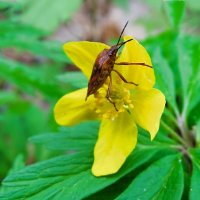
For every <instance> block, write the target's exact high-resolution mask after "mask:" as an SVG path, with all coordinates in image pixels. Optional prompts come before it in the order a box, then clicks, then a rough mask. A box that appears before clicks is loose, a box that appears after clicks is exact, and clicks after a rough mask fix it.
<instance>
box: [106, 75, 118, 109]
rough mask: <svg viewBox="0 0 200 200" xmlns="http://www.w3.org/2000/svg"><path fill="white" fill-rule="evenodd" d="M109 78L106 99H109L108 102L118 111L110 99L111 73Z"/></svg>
mask: <svg viewBox="0 0 200 200" xmlns="http://www.w3.org/2000/svg"><path fill="white" fill-rule="evenodd" d="M109 78H110V82H109V84H108V89H107V92H106V99H108V101H109V102H110V103H112V104H113V106H114V107H115V110H116V111H118V109H117V107H116V104H115V102H114V101H112V100H111V98H110V90H111V88H112V77H111V75H110V76H109Z"/></svg>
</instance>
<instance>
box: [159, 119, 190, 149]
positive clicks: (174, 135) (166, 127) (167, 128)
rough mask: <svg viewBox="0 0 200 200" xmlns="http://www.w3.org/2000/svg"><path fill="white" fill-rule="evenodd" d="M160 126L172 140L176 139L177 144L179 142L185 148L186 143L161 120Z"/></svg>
mask: <svg viewBox="0 0 200 200" xmlns="http://www.w3.org/2000/svg"><path fill="white" fill-rule="evenodd" d="M161 126H162V127H163V128H164V129H165V130H167V131H168V132H169V133H170V135H171V136H172V137H173V138H174V139H176V140H177V141H178V142H180V143H181V144H183V145H184V146H187V144H186V142H185V141H184V140H183V139H182V138H181V137H180V136H179V135H178V134H177V133H176V132H175V131H174V130H173V129H172V128H171V127H169V126H168V125H167V124H166V123H165V122H164V121H163V120H161Z"/></svg>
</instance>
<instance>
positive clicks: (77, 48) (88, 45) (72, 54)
mask: <svg viewBox="0 0 200 200" xmlns="http://www.w3.org/2000/svg"><path fill="white" fill-rule="evenodd" d="M63 48H64V52H65V53H66V54H67V56H68V57H69V58H70V59H71V60H72V62H73V63H74V64H75V65H76V66H77V67H78V68H80V69H81V70H82V72H83V73H84V74H85V75H86V77H87V78H88V79H89V78H90V75H91V73H92V68H93V65H94V62H95V60H96V58H97V56H98V54H99V53H100V52H101V51H103V50H104V49H108V48H110V47H109V46H108V45H106V44H103V43H99V42H87V41H81V42H68V43H66V44H64V47H63Z"/></svg>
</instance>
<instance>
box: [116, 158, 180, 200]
mask: <svg viewBox="0 0 200 200" xmlns="http://www.w3.org/2000/svg"><path fill="white" fill-rule="evenodd" d="M183 187H184V183H183V169H182V163H181V159H180V156H179V155H173V156H166V157H165V158H163V159H160V160H159V161H157V162H155V163H153V164H152V165H151V166H150V167H149V168H147V169H146V170H145V171H144V172H142V173H141V174H139V175H138V176H137V177H136V178H135V179H134V180H133V182H132V183H131V184H130V185H129V187H128V188H127V189H126V190H125V191H124V192H123V193H122V194H121V195H120V196H119V197H118V198H117V200H129V199H130V200H132V199H142V200H149V199H154V200H160V199H166V200H167V199H170V200H173V199H174V200H178V199H181V196H182V193H183Z"/></svg>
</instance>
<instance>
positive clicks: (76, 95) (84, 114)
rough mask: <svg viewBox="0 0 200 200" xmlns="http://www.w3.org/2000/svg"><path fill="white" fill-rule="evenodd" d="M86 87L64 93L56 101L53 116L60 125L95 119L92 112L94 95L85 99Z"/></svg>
mask: <svg viewBox="0 0 200 200" xmlns="http://www.w3.org/2000/svg"><path fill="white" fill-rule="evenodd" d="M86 94H87V88H84V89H80V90H77V91H75V92H72V93H69V94H66V95H64V96H63V97H62V98H61V99H59V101H58V102H57V103H56V105H55V108H54V117H55V120H56V122H57V123H58V124H59V125H62V126H71V125H74V124H78V123H80V122H82V121H86V120H92V119H96V118H97V116H96V115H95V113H94V112H93V109H92V108H94V97H93V96H91V97H90V98H88V100H87V101H85V97H86Z"/></svg>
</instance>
